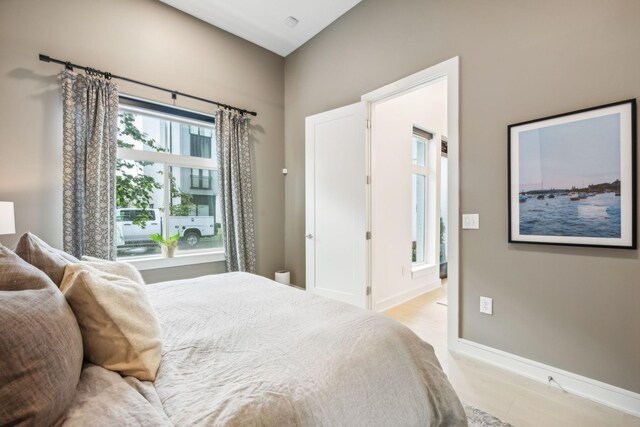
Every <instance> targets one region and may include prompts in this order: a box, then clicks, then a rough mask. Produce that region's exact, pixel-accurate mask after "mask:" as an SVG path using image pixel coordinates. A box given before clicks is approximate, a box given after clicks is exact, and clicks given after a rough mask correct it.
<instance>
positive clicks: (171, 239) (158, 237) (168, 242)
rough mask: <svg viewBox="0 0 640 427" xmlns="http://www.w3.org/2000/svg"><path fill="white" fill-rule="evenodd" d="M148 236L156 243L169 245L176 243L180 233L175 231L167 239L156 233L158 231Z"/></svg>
mask: <svg viewBox="0 0 640 427" xmlns="http://www.w3.org/2000/svg"><path fill="white" fill-rule="evenodd" d="M149 238H150V239H151V240H153V241H154V242H156V243H158V244H161V245H165V246H167V247H170V246H173V245H175V244H177V243H178V239H179V238H180V233H176V234H174V235H173V236H171V237H169V238H168V239H165V238H164V236H163V235H162V234H158V233H155V234H150V235H149Z"/></svg>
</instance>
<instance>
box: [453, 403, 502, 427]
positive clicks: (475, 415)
mask: <svg viewBox="0 0 640 427" xmlns="http://www.w3.org/2000/svg"><path fill="white" fill-rule="evenodd" d="M463 406H464V412H466V414H467V421H468V422H469V427H513V426H512V425H511V424H509V423H505V422H503V421H501V420H499V419H498V418H496V417H494V416H493V415H491V414H487V413H486V412H484V411H482V410H480V409H478V408H476V407H475V406H471V405H463Z"/></svg>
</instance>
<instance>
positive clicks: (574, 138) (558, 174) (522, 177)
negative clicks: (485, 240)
mask: <svg viewBox="0 0 640 427" xmlns="http://www.w3.org/2000/svg"><path fill="white" fill-rule="evenodd" d="M622 120H623V119H622V116H621V113H620V112H612V113H610V114H596V115H591V116H590V117H585V118H583V117H580V119H574V120H548V121H546V123H545V121H542V122H541V125H539V126H537V125H533V126H532V125H531V124H527V125H526V126H523V127H522V128H521V129H519V130H518V132H517V134H516V135H515V136H516V138H512V140H511V141H510V144H511V146H510V151H511V159H510V161H511V163H510V164H511V171H510V186H511V187H510V214H511V229H510V231H511V233H512V234H516V235H517V236H518V237H520V238H522V239H524V240H526V241H539V242H541V243H544V242H550V243H555V242H560V243H566V244H572V243H573V242H574V241H573V240H571V239H572V238H576V240H575V242H581V241H584V239H585V238H589V239H595V241H596V242H597V239H607V242H611V241H615V240H616V239H618V240H619V239H622V238H623V234H624V233H623V231H624V228H625V227H624V226H623V222H624V216H625V212H624V210H625V208H628V207H630V206H631V205H632V203H630V201H627V200H624V196H625V194H627V195H628V194H629V192H628V189H627V193H624V191H623V190H624V189H625V188H624V185H623V183H624V182H625V181H624V180H625V179H628V180H627V181H626V182H627V185H629V183H630V181H631V180H630V179H629V178H628V177H629V176H630V171H631V169H632V165H631V164H630V165H629V166H627V165H625V162H624V157H623V150H626V149H625V147H624V144H623V140H624V139H627V138H626V135H623V132H624V130H623V127H622V125H621V122H622ZM511 131H512V132H513V130H511ZM510 136H512V137H513V136H514V135H510ZM514 140H515V141H514ZM514 142H516V143H517V146H514V145H513V143H514ZM625 152H626V151H625ZM516 154H517V155H516ZM629 162H631V159H629ZM516 192H517V193H516ZM627 197H629V196H627ZM631 197H632V196H631ZM625 202H626V203H625ZM629 214H630V212H629ZM554 238H559V239H554ZM581 239H582V240H581ZM611 239H613V240H611Z"/></svg>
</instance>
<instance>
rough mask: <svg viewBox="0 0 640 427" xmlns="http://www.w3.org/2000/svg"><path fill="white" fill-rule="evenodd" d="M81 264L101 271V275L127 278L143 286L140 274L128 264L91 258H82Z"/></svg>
mask: <svg viewBox="0 0 640 427" xmlns="http://www.w3.org/2000/svg"><path fill="white" fill-rule="evenodd" d="M81 262H82V264H84V265H88V266H89V267H93V268H95V269H96V270H100V271H102V272H103V273H111V274H115V275H116V276H122V277H127V278H129V279H131V280H133V281H134V282H136V283H140V284H141V285H144V284H145V283H144V279H143V278H142V275H141V274H140V272H139V271H138V269H137V268H135V267H134V266H133V265H131V264H129V263H128V262H122V261H107V260H104V259H100V258H94V257H91V256H83V257H82V261H81Z"/></svg>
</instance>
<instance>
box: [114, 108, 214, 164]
mask: <svg viewBox="0 0 640 427" xmlns="http://www.w3.org/2000/svg"><path fill="white" fill-rule="evenodd" d="M118 128H119V129H118V130H119V133H118V147H121V148H130V149H134V150H143V151H155V152H165V153H171V154H177V155H180V156H190V157H200V158H205V159H214V160H215V158H216V153H215V132H213V126H207V125H205V124H202V125H194V124H190V123H187V122H181V121H180V120H179V119H175V118H174V117H173V116H166V117H164V118H163V117H162V116H158V115H157V114H153V115H152V114H149V115H147V114H144V113H141V112H139V111H131V110H127V109H126V108H124V109H123V108H121V109H120V111H119V126H118Z"/></svg>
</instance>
